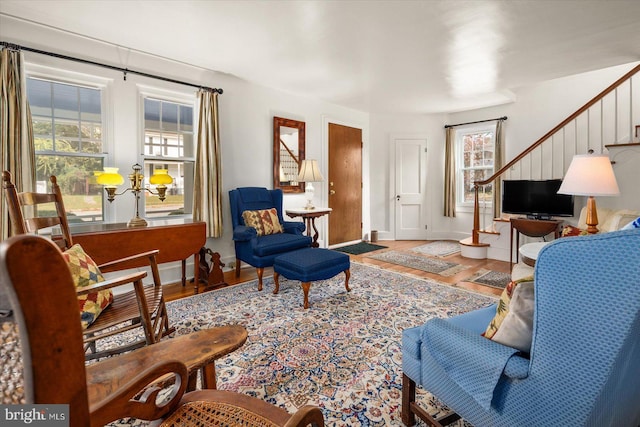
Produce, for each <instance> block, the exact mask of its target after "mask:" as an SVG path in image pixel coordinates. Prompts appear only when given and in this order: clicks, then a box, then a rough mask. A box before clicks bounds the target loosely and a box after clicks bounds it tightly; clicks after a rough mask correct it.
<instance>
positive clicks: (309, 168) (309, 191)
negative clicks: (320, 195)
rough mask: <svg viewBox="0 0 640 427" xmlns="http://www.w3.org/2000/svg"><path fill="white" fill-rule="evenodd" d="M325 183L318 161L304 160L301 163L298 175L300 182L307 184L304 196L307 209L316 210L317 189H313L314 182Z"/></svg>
mask: <svg viewBox="0 0 640 427" xmlns="http://www.w3.org/2000/svg"><path fill="white" fill-rule="evenodd" d="M322 181H324V177H323V176H322V174H321V173H320V168H319V167H318V161H317V160H303V161H302V162H301V163H300V173H298V182H305V183H306V185H305V188H304V195H305V198H306V199H307V206H305V209H307V210H312V209H314V208H315V206H313V193H314V191H315V189H314V188H313V184H312V183H313V182H322Z"/></svg>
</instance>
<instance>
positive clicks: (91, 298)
mask: <svg viewBox="0 0 640 427" xmlns="http://www.w3.org/2000/svg"><path fill="white" fill-rule="evenodd" d="M62 256H63V257H64V259H65V260H66V261H67V264H68V265H69V270H71V276H72V277H73V282H74V283H75V285H76V288H82V287H85V286H89V285H93V284H96V283H99V282H103V281H104V276H103V275H102V273H100V269H99V268H98V266H97V265H96V263H95V262H94V261H93V260H92V259H91V258H90V257H89V255H87V254H86V253H85V251H84V250H83V249H82V247H81V246H80V245H73V246H72V247H70V248H69V249H67V250H66V251H64V252H63V253H62ZM112 302H113V292H111V289H106V290H104V291H98V292H92V293H89V294H86V295H80V296H78V306H79V309H80V322H81V323H82V329H83V330H85V329H87V328H88V327H89V325H91V324H92V323H93V322H94V321H95V320H96V319H97V318H98V316H99V315H100V313H102V311H103V310H104V309H105V308H107V307H108V306H109V304H111V303H112Z"/></svg>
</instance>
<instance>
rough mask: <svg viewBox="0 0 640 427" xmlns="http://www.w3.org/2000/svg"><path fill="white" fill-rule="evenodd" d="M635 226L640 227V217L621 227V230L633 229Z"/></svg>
mask: <svg viewBox="0 0 640 427" xmlns="http://www.w3.org/2000/svg"><path fill="white" fill-rule="evenodd" d="M633 228H640V217H638V218H636V219H634V220H633V221H631V222H630V223H629V224H627V225H625V226H624V227H622V228H621V230H631V229H633Z"/></svg>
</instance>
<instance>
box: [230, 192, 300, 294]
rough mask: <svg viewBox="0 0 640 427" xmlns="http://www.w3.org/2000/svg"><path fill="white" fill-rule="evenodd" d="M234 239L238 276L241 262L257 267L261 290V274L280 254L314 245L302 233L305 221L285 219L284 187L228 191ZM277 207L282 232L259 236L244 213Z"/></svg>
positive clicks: (260, 288)
mask: <svg viewBox="0 0 640 427" xmlns="http://www.w3.org/2000/svg"><path fill="white" fill-rule="evenodd" d="M229 202H230V205H231V221H232V225H233V241H234V244H235V248H236V277H238V276H239V275H240V264H241V261H244V262H246V263H247V264H249V265H252V266H253V267H256V269H257V272H258V290H262V276H263V273H264V268H265V267H271V266H273V260H274V259H275V257H277V256H278V255H281V254H283V253H286V252H290V251H294V250H296V249H301V248H306V247H309V246H310V245H311V237H308V236H304V235H303V234H302V233H303V232H304V230H305V226H304V224H303V223H302V222H297V221H284V219H283V217H282V190H280V189H276V190H268V189H266V188H262V187H242V188H237V189H235V190H231V191H229ZM271 208H275V209H276V211H277V214H278V220H279V221H280V224H281V225H282V227H283V230H284V231H283V232H282V233H276V234H268V235H263V236H258V234H257V232H256V230H255V228H253V227H247V226H246V225H245V222H244V218H243V216H242V213H243V212H244V211H255V210H263V209H271Z"/></svg>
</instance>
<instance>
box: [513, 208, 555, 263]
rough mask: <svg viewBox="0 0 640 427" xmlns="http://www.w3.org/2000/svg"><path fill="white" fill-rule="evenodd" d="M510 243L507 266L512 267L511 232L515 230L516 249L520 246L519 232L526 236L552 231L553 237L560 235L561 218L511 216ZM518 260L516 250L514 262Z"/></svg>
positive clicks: (541, 234)
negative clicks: (546, 218)
mask: <svg viewBox="0 0 640 427" xmlns="http://www.w3.org/2000/svg"><path fill="white" fill-rule="evenodd" d="M510 222H511V244H510V247H509V267H510V268H513V232H514V230H515V231H516V250H517V249H519V248H520V234H521V233H522V234H524V235H525V236H528V237H544V236H546V235H547V234H551V233H553V237H554V238H555V239H557V238H558V237H560V229H561V227H562V222H563V221H562V220H555V219H549V220H542V219H530V218H511V221H510ZM517 262H518V252H516V263H517Z"/></svg>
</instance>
